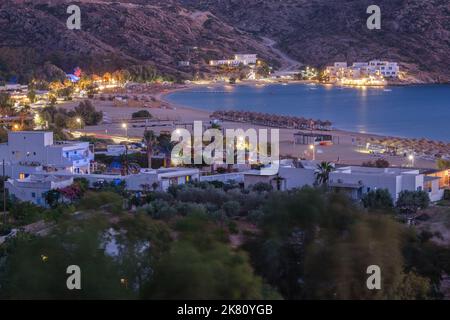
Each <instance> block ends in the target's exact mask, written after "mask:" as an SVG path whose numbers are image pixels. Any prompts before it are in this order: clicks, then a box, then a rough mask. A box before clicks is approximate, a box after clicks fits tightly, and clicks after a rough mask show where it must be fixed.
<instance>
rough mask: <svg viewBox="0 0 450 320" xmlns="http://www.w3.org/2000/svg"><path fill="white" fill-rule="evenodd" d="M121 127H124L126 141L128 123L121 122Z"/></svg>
mask: <svg viewBox="0 0 450 320" xmlns="http://www.w3.org/2000/svg"><path fill="white" fill-rule="evenodd" d="M122 128H124V129H125V136H126V137H127V141H128V125H127V124H126V123H122Z"/></svg>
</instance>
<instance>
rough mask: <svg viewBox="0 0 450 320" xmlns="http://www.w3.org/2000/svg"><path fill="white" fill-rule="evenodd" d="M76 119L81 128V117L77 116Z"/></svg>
mask: <svg viewBox="0 0 450 320" xmlns="http://www.w3.org/2000/svg"><path fill="white" fill-rule="evenodd" d="M75 121H76V122H77V123H78V125H79V126H80V130H81V118H76V119H75Z"/></svg>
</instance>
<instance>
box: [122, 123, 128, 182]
mask: <svg viewBox="0 0 450 320" xmlns="http://www.w3.org/2000/svg"><path fill="white" fill-rule="evenodd" d="M122 128H124V129H125V136H126V137H127V140H126V141H125V172H126V175H128V125H127V124H126V123H125V122H124V123H122Z"/></svg>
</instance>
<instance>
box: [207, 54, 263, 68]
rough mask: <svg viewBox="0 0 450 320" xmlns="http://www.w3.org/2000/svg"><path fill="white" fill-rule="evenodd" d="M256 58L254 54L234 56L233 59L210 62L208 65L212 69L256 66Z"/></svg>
mask: <svg viewBox="0 0 450 320" xmlns="http://www.w3.org/2000/svg"><path fill="white" fill-rule="evenodd" d="M257 60H258V58H257V55H256V54H236V55H234V59H223V60H210V61H209V65H210V66H212V67H217V66H232V67H237V66H239V65H241V64H242V65H244V66H248V65H254V64H256V62H257Z"/></svg>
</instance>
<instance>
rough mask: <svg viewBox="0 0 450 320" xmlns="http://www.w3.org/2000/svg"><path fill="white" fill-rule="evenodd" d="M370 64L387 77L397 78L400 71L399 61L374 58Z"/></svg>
mask: <svg viewBox="0 0 450 320" xmlns="http://www.w3.org/2000/svg"><path fill="white" fill-rule="evenodd" d="M369 66H370V67H371V68H374V70H375V71H378V72H380V74H381V75H382V76H383V77H386V78H397V77H398V75H399V72H400V67H399V65H398V63H397V62H390V61H381V60H372V61H369Z"/></svg>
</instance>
